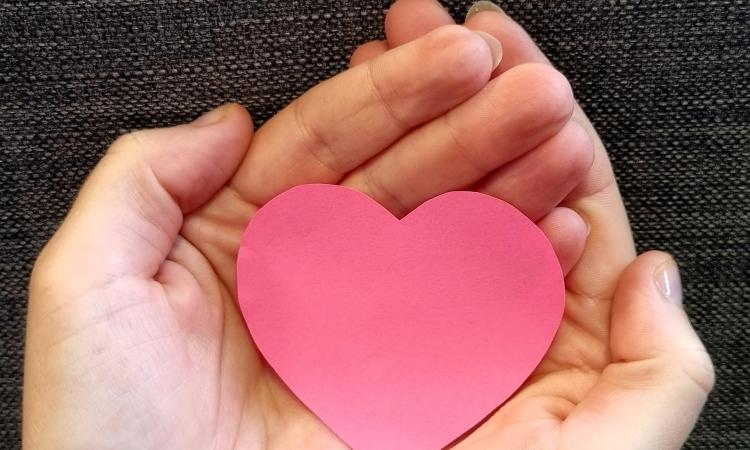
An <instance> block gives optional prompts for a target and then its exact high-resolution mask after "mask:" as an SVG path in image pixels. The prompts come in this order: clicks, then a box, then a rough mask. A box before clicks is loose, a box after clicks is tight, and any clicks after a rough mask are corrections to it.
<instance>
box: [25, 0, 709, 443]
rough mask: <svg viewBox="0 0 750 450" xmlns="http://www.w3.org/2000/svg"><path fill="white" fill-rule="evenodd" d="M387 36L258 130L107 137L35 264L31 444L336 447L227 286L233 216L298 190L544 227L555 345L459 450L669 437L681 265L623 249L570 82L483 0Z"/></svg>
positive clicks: (207, 124)
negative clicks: (251, 332)
mask: <svg viewBox="0 0 750 450" xmlns="http://www.w3.org/2000/svg"><path fill="white" fill-rule="evenodd" d="M470 30H475V31H480V32H483V33H485V34H481V33H480V34H478V33H474V32H472V31H470ZM386 35H387V41H385V42H371V43H368V44H365V45H363V46H362V47H360V48H359V49H358V50H357V51H356V52H355V53H354V55H353V56H352V68H351V69H350V70H348V71H346V72H344V73H342V74H340V75H338V76H336V77H334V78H332V79H330V80H328V81H326V82H324V83H321V84H320V85H318V86H316V87H315V88H313V89H312V90H310V91H309V92H307V93H306V94H304V95H303V96H301V97H300V98H299V99H297V100H296V101H294V102H293V103H292V104H291V105H289V106H288V107H287V108H285V109H284V110H283V111H281V112H280V113H278V114H277V115H276V116H275V117H274V118H273V119H271V120H270V121H269V122H267V123H266V124H265V125H264V126H263V127H262V128H261V129H260V130H259V131H258V132H257V133H256V134H255V135H253V128H252V122H251V119H250V117H249V115H248V114H247V112H246V111H245V110H244V109H242V108H241V107H239V106H237V105H226V106H223V107H220V108H218V109H216V110H214V111H211V112H210V113H208V114H206V115H204V116H202V117H201V118H199V119H198V120H196V121H195V122H193V123H190V124H186V125H180V126H177V127H173V128H167V129H156V130H145V131H139V132H135V133H131V134H128V135H125V136H123V137H122V138H120V139H118V140H117V141H116V142H115V143H114V144H113V145H112V147H111V148H110V149H109V151H108V152H107V153H106V155H105V156H104V158H103V159H102V161H101V162H100V163H99V165H98V166H97V167H96V169H95V170H94V171H93V173H92V174H91V176H90V177H89V179H88V180H87V182H86V183H85V185H84V187H83V188H82V190H81V193H80V195H79V197H78V199H77V200H76V202H75V204H74V206H73V208H72V209H71V211H70V214H69V215H68V217H67V218H66V220H65V221H64V222H63V224H62V225H61V227H60V229H59V230H58V232H57V233H56V234H55V236H54V237H53V238H52V240H51V241H50V242H49V244H48V245H47V246H46V248H45V249H44V251H43V252H42V254H41V255H40V257H39V259H38V261H37V264H36V266H35V268H34V273H33V275H32V281H31V288H30V299H29V316H28V333H27V351H26V370H25V388H24V440H25V442H26V444H27V445H28V448H39V449H46V448H55V449H65V448H76V449H78V448H96V449H104V448H142V449H147V448H179V449H188V448H200V449H203V448H219V449H224V448H243V449H246V448H254V449H270V448H279V449H294V448H305V449H313V448H321V449H335V448H346V445H345V444H344V443H343V442H341V441H340V440H339V439H338V438H337V437H336V436H335V435H334V434H333V433H332V432H331V431H330V430H328V428H327V427H326V426H325V425H324V424H322V423H321V422H320V421H319V420H318V419H317V418H316V417H315V416H314V415H313V414H312V413H311V412H310V411H309V410H307V409H306V408H305V407H304V405H302V404H300V403H299V401H298V400H296V398H295V397H294V396H293V395H292V394H291V393H290V392H289V391H288V389H287V388H286V387H285V386H284V385H283V384H282V383H281V382H280V380H279V379H278V378H277V377H276V376H275V375H274V374H273V373H272V371H271V370H270V369H269V368H268V367H267V366H265V365H264V363H263V362H262V359H261V358H260V357H259V354H258V352H257V350H256V349H255V347H254V346H253V343H252V341H251V339H250V338H249V336H248V332H247V330H246V328H245V325H244V322H243V320H242V318H241V315H240V313H239V309H238V306H237V301H236V295H235V287H234V286H235V274H234V267H235V264H234V262H235V256H236V252H237V249H238V246H239V239H240V234H241V233H242V231H243V230H244V227H245V226H246V224H247V223H248V221H249V219H250V218H251V217H252V215H253V213H254V212H255V211H256V210H257V209H258V208H259V207H260V206H261V205H263V204H264V203H265V202H267V201H268V200H269V199H271V198H272V197H274V196H275V195H277V194H279V193H281V192H283V191H284V190H286V189H287V188H289V187H292V186H294V185H297V184H302V183H341V184H344V185H347V186H351V187H353V188H355V189H358V190H360V191H363V192H365V193H367V194H369V195H370V196H372V197H373V198H375V199H376V200H377V201H379V202H380V203H382V204H383V205H384V206H385V207H386V208H388V209H390V210H391V211H392V212H394V214H396V215H404V214H406V213H408V212H409V211H410V210H411V209H413V208H414V207H415V206H417V205H418V204H420V203H421V202H423V201H425V200H427V199H428V198H431V197H433V196H435V195H437V194H439V193H442V192H445V191H449V190H455V189H464V188H467V187H470V188H471V189H476V190H480V191H482V192H485V193H487V194H490V195H493V196H496V197H499V198H502V199H504V200H506V201H509V202H510V203H512V204H514V205H515V206H516V207H517V208H519V209H520V210H521V211H523V212H524V213H526V214H527V215H528V216H529V217H530V218H532V219H533V220H535V221H536V222H537V223H538V225H539V227H540V228H541V229H542V230H543V231H544V232H545V233H546V235H547V236H548V237H549V239H550V241H551V242H552V244H553V247H554V248H555V251H556V252H557V254H558V257H559V259H560V262H561V265H562V266H563V269H564V270H565V271H566V273H567V277H566V287H567V299H566V302H567V303H566V311H565V316H564V318H563V322H562V324H561V327H560V330H559V332H558V334H557V336H556V338H555V341H554V342H553V344H552V346H551V348H550V350H549V352H548V354H547V356H546V357H545V358H544V360H543V361H542V362H541V364H540V365H539V367H538V368H537V369H536V371H535V372H534V373H533V374H532V376H531V377H530V378H529V380H528V381H527V382H526V383H525V384H524V385H523V387H522V388H521V389H520V390H519V391H518V392H517V393H516V394H515V395H514V397H512V398H511V399H510V400H509V401H508V402H506V403H505V404H504V405H503V406H502V407H501V408H500V409H499V410H497V411H496V412H495V413H494V414H493V415H492V416H491V417H490V418H489V419H488V420H487V421H485V422H484V423H483V424H482V425H481V426H480V427H478V428H477V429H476V430H474V431H473V432H472V433H470V434H468V435H467V436H465V437H464V438H463V439H462V440H460V441H459V442H457V443H456V444H455V447H456V448H466V449H487V448H556V447H562V448H608V449H609V448H639V449H643V448H676V447H679V445H680V444H681V443H682V442H683V441H684V440H685V438H686V437H687V435H688V433H689V431H690V429H691V428H692V426H693V424H694V422H695V420H696V418H697V415H698V413H699V412H700V409H701V407H702V405H703V403H704V402H705V399H706V395H707V393H708V392H709V391H710V390H711V387H712V383H713V369H712V366H711V361H710V358H709V357H708V356H707V354H706V352H705V349H704V348H703V345H702V344H701V342H700V340H699V339H698V337H697V336H696V334H695V333H694V331H693V329H692V328H691V326H690V323H689V321H688V319H687V317H686V315H685V313H684V312H683V310H682V308H681V288H680V284H679V274H678V271H677V268H676V265H675V263H674V261H672V259H671V258H670V257H669V256H668V255H666V254H663V253H659V252H650V253H647V254H645V255H642V256H640V257H639V258H637V259H636V258H635V252H634V247H633V242H632V237H631V233H630V229H629V226H628V222H627V217H626V214H625V211H624V208H623V205H622V201H621V199H620V196H619V193H618V189H617V185H616V183H615V180H614V177H613V173H612V169H611V167H610V164H609V161H608V158H607V154H606V152H605V150H604V148H603V146H602V143H601V141H600V140H599V138H598V137H597V135H596V133H595V132H594V130H593V128H592V126H591V124H590V123H589V121H588V120H587V118H586V117H585V115H584V114H583V112H582V111H581V109H580V108H579V107H578V106H577V105H576V104H575V101H574V99H573V96H572V93H571V90H570V87H569V85H568V83H567V81H566V80H565V78H564V77H563V76H562V75H560V74H559V73H558V72H556V71H555V70H554V69H553V68H552V67H551V65H550V64H549V62H548V61H547V59H546V58H545V57H544V55H543V54H542V53H541V52H540V50H539V49H538V48H537V47H536V46H535V45H534V43H533V41H532V40H531V39H530V38H529V36H528V35H527V34H526V33H525V32H524V31H523V29H522V28H521V27H520V26H519V25H518V24H516V23H515V22H513V21H512V20H511V19H510V18H509V17H508V16H506V15H504V14H503V13H502V12H501V11H499V9H497V8H496V7H492V6H491V5H490V4H488V2H480V3H479V4H478V5H476V6H475V7H474V8H473V9H472V14H471V16H470V17H468V18H467V20H466V22H465V24H464V26H457V25H455V24H453V20H452V19H451V18H450V16H448V14H447V13H446V12H445V11H444V10H443V9H442V7H441V6H440V5H439V4H438V3H437V2H435V1H434V0H400V1H398V2H397V3H396V4H394V5H393V7H392V9H391V10H390V12H389V14H388V16H387V18H386ZM493 37H494V39H496V40H494V39H493ZM497 41H499V42H501V43H502V61H501V63H500V64H499V66H498V67H494V66H495V63H496V62H497V61H498V60H500V56H501V55H500V51H501V50H500V46H499V45H498V42H497Z"/></svg>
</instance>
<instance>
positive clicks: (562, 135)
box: [475, 121, 594, 220]
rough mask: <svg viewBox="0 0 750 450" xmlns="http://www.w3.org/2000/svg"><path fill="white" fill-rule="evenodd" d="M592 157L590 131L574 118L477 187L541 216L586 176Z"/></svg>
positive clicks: (481, 190)
mask: <svg viewBox="0 0 750 450" xmlns="http://www.w3.org/2000/svg"><path fill="white" fill-rule="evenodd" d="M593 158H594V148H593V144H592V142H591V139H589V135H588V134H587V133H586V130H585V129H584V128H583V127H581V126H580V125H579V124H577V123H576V122H572V121H571V122H568V123H567V124H566V125H565V126H564V127H563V129H562V130H560V132H559V133H557V134H555V135H554V136H552V137H551V138H549V139H547V140H546V141H544V142H543V143H542V144H540V145H539V146H538V147H536V148H535V149H534V150H532V151H530V152H529V153H527V154H525V155H523V156H522V157H520V158H518V159H517V160H515V161H512V162H511V163H509V164H507V165H505V166H503V167H501V168H499V169H497V170H495V171H494V172H492V173H491V174H490V175H488V176H487V177H485V178H484V179H483V180H482V181H481V182H480V183H479V184H478V185H476V186H475V189H476V190H477V191H479V192H484V193H486V194H489V195H492V196H494V197H497V198H501V199H503V200H505V201H506V202H508V203H510V204H512V205H513V206H515V207H516V208H518V209H519V210H520V211H521V212H523V213H524V214H525V215H526V216H527V217H528V218H530V219H531V220H539V218H541V217H543V216H545V215H547V214H548V213H549V212H550V211H552V209H553V208H554V207H555V206H557V205H558V204H560V202H561V201H562V200H563V199H564V198H565V197H566V196H567V195H568V194H569V193H570V192H571V191H572V190H573V188H575V187H576V186H577V185H578V184H579V183H580V182H581V180H583V178H584V177H585V176H586V173H587V172H588V170H589V168H590V167H591V164H592V162H593Z"/></svg>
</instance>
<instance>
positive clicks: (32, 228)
mask: <svg viewBox="0 0 750 450" xmlns="http://www.w3.org/2000/svg"><path fill="white" fill-rule="evenodd" d="M388 5H389V2H388V1H387V0H371V1H366V0H360V1H345V0H338V1H336V0H328V1H326V0H287V1H249V0H244V1H227V2H207V1H200V0H194V1H186V0H153V1H152V0H148V1H138V0H111V1H108V2H94V1H91V0H86V1H58V2H38V1H31V2H0V149H1V153H0V176H1V177H2V184H1V185H0V344H1V345H0V447H3V448H17V447H19V446H20V400H21V382H22V366H23V335H24V315H25V305H26V285H27V282H28V275H29V272H30V269H31V267H32V263H33V261H34V258H35V256H36V254H37V252H38V251H39V249H40V248H41V247H42V245H43V244H44V243H45V241H47V239H48V238H49V237H50V235H51V234H52V233H53V232H54V230H55V227H56V225H57V224H58V223H59V221H60V220H61V219H62V217H63V216H64V214H65V212H66V210H67V208H68V206H69V205H70V203H71V201H72V200H73V198H74V196H75V193H76V190H77V188H78V187H79V186H80V184H81V182H82V181H83V179H84V178H85V176H86V174H87V173H88V171H89V170H90V169H91V167H92V166H93V165H94V164H95V163H96V162H97V160H98V158H99V157H100V156H101V154H102V152H103V151H104V149H105V148H106V147H107V145H108V144H109V143H110V142H111V141H112V140H113V139H114V138H115V137H116V136H117V135H118V134H120V133H122V132H124V131H125V130H130V129H137V128H143V127H157V126H163V125H167V124H174V123H177V122H181V121H186V120H189V119H193V118H194V117H196V116H197V115H199V113H201V112H203V111H205V110H207V109H209V108H211V107H213V106H216V105H218V104H220V103H223V102H227V101H238V102H240V103H242V104H244V105H245V106H246V107H248V109H249V110H250V111H251V112H252V113H253V114H254V116H255V118H256V121H257V122H258V123H262V122H263V120H265V119H267V118H268V117H270V116H271V115H272V114H273V113H274V112H275V111H277V110H279V109H280V108H281V107H283V106H284V105H285V104H287V103H288V102H289V101H291V100H292V99H293V98H294V97H295V96H297V95H299V94H300V93H302V92H303V91H305V90H306V89H307V88H308V87H310V86H312V85H314V84H315V83H316V82H318V81H319V80H322V79H324V78H327V77H329V76H331V75H333V74H335V73H337V72H339V71H340V70H342V69H344V68H345V66H346V62H347V58H348V56H349V54H350V53H351V51H352V49H353V48H354V46H355V45H356V44H357V43H360V42H363V41H364V40H367V39H372V38H377V37H379V36H381V35H382V20H383V16H384V13H385V11H386V10H387V8H388ZM446 6H448V7H449V9H450V11H451V12H452V13H453V14H454V15H455V16H456V17H460V16H462V15H463V13H464V11H465V10H466V7H467V6H468V4H466V3H464V2H461V1H449V2H446ZM503 6H505V7H506V10H507V11H509V12H510V14H511V15H512V16H514V17H515V18H517V20H518V21H519V22H521V23H522V24H523V25H525V26H526V27H527V29H528V30H529V31H530V33H531V34H532V36H534V37H535V39H537V40H538V42H539V43H540V45H541V46H542V47H543V48H544V49H545V50H546V51H547V52H548V54H549V55H550V57H551V59H552V60H553V61H554V62H555V63H556V64H557V65H558V66H559V68H560V69H561V70H562V71H563V72H564V73H565V74H566V75H568V76H569V77H570V79H571V80H572V83H573V86H574V88H575V90H576V94H577V96H578V98H579V99H580V101H581V103H582V104H583V106H584V108H585V109H586V110H587V111H588V113H589V114H590V116H591V118H592V120H593V122H594V123H595V125H596V126H597V127H598V129H599V130H600V133H601V135H602V137H603V139H604V141H605V143H606V144H607V146H608V149H609V151H610V153H611V156H612V160H613V162H614V165H615V169H616V172H617V175H618V178H619V181H620V183H621V184H620V185H621V188H622V191H623V193H624V196H625V199H626V202H627V207H628V210H629V213H630V217H631V220H632V225H633V230H634V232H635V236H636V239H637V243H638V248H639V250H645V249H651V248H660V249H665V250H668V251H671V252H673V253H674V254H675V255H676V258H677V260H678V261H679V262H680V263H681V266H682V270H683V277H684V284H685V290H686V308H687V311H688V313H689V315H690V317H691V319H692V321H693V323H694V324H695V326H696V327H697V329H698V330H699V332H700V334H701V336H702V338H703V339H704V340H705V342H706V345H707V347H708V349H709V352H710V353H711V354H712V356H713V358H714V361H715V364H716V368H717V374H718V384H717V386H716V389H715V392H714V393H713V394H712V396H711V398H710V401H709V403H708V405H707V407H706V409H705V411H704V414H703V416H702V418H701V420H700V422H699V424H698V426H697V428H696V429H695V431H694V433H693V435H692V437H691V439H690V441H689V443H688V445H687V447H688V448H720V449H731V448H750V418H749V417H750V398H749V397H750V393H749V392H748V381H747V380H748V377H750V370H749V364H750V354H749V352H748V345H750V339H749V338H750V331H748V330H750V319H749V318H748V317H749V316H748V308H749V307H750V299H749V297H750V295H748V294H750V284H748V278H750V277H749V276H748V275H749V272H750V260H749V259H748V251H749V250H750V249H749V247H748V244H749V242H748V241H749V238H748V228H749V223H750V211H749V210H750V199H749V198H748V196H749V195H750V189H749V188H748V186H749V184H750V179H749V178H750V174H749V173H748V169H750V151H749V149H750V81H749V80H750V50H748V49H750V5H748V2H747V1H745V0H717V1H710V2H709V1H692V0H690V1H661V0H643V1H638V0H620V1H578V2H572V1H563V2H559V1H552V0H519V1H506V2H503Z"/></svg>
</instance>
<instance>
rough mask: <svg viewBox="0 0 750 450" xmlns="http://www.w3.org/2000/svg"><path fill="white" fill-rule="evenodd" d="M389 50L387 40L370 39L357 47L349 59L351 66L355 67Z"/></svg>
mask: <svg viewBox="0 0 750 450" xmlns="http://www.w3.org/2000/svg"><path fill="white" fill-rule="evenodd" d="M387 51H388V44H387V43H386V42H385V41H370V42H366V43H364V44H362V45H360V46H359V47H357V48H356V49H355V50H354V52H353V53H352V57H351V58H350V59H349V67H355V66H358V65H360V64H362V63H365V62H367V61H369V60H371V59H374V58H377V57H378V56H380V55H382V54H383V53H385V52H387Z"/></svg>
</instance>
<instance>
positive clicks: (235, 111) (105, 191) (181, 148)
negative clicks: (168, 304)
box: [35, 105, 252, 289]
mask: <svg viewBox="0 0 750 450" xmlns="http://www.w3.org/2000/svg"><path fill="white" fill-rule="evenodd" d="M251 135H252V121H251V119H250V116H249V115H248V113H247V112H246V111H245V110H244V109H243V108H242V107H240V106H239V105H227V106H223V107H221V108H218V109H216V110H214V111H212V112H211V113H209V114H207V115H205V116H203V117H201V118H199V119H198V120H197V121H195V122H193V123H190V124H186V125H180V126H176V127H172V128H163V129H154V130H143V131H137V132H134V133H130V134H128V135H125V136H123V137H121V138H120V139H118V140H117V141H116V142H115V143H114V144H113V145H112V147H110V149H109V150H108V151H107V153H106V155H105V156H104V158H103V159H102V160H101V161H100V162H99V164H98V165H97V166H96V168H95V169H94V171H93V172H92V173H91V175H90V176H89V178H88V179H87V180H86V183H85V184H84V185H83V187H82V189H81V192H80V194H79V196H78V198H77V199H76V201H75V203H74V205H73V207H72V209H71V210H70V213H69V214H68V216H67V218H66V219H65V221H64V222H63V224H62V225H61V227H60V229H59V230H58V232H57V233H56V234H55V236H54V237H53V239H52V240H51V241H50V243H49V244H48V245H47V247H46V248H45V250H44V251H43V253H42V255H41V256H40V258H39V260H38V266H37V269H38V270H41V271H45V272H48V273H54V274H57V275H59V276H62V277H63V279H62V280H52V281H57V282H60V283H59V286H65V287H69V288H71V289H85V288H87V287H89V286H90V285H95V284H96V283H103V282H104V283H106V282H108V280H109V281H111V280H113V279H117V278H118V277H122V276H137V277H153V276H154V275H155V274H156V273H157V272H158V269H159V266H160V265H161V263H162V262H163V261H164V258H165V257H166V255H167V254H168V253H169V251H170V249H171V247H172V245H173V243H174V239H175V237H176V236H177V233H178V232H179V230H180V227H181V225H182V218H183V214H184V213H186V212H189V211H191V210H193V209H195V208H198V207H199V206H201V204H203V203H204V202H205V201H206V200H208V199H209V198H210V197H211V196H212V195H213V194H214V193H215V192H216V191H217V190H218V189H219V188H220V187H221V186H222V185H224V184H225V183H226V181H227V180H228V179H229V177H230V176H231V175H232V174H233V173H234V171H235V169H236V167H237V165H239V162H240V160H241V159H242V157H243V155H244V153H245V151H246V150H247V148H248V146H249V144H250V139H251ZM46 265H54V266H55V267H54V269H55V270H46V269H45V266H46ZM35 270H36V269H35ZM81 275H84V276H81ZM76 283H79V284H83V285H82V286H75V284H76Z"/></svg>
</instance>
